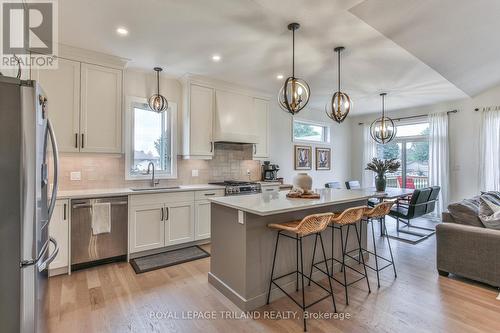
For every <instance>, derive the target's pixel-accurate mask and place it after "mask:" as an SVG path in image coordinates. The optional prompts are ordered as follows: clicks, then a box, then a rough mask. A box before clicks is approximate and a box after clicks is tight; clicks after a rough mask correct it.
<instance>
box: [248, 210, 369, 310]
mask: <svg viewBox="0 0 500 333" xmlns="http://www.w3.org/2000/svg"><path fill="white" fill-rule="evenodd" d="M363 205H366V201H365V200H363V201H357V202H351V203H345V204H337V205H332V206H327V207H319V208H312V209H306V210H301V211H295V212H289V213H282V214H276V215H270V216H259V215H254V214H250V213H245V229H246V251H245V253H246V260H245V262H246V265H245V267H244V269H245V274H246V278H245V281H246V285H245V292H244V294H240V295H242V296H243V297H244V299H245V300H246V302H245V305H244V307H243V309H244V310H246V311H249V310H253V309H256V308H258V307H260V306H262V305H264V304H266V297H267V291H268V287H269V281H270V278H271V268H272V260H273V253H274V247H275V242H276V236H277V232H276V231H273V230H271V229H269V228H268V227H267V225H268V224H269V223H282V222H289V221H294V220H300V219H302V218H303V217H305V216H307V215H311V214H317V213H325V212H339V211H342V210H345V209H347V208H349V207H356V206H363ZM364 229H365V230H363V237H362V241H363V244H364V246H366V228H364ZM351 231H352V232H351V233H350V235H349V242H348V248H354V247H355V246H356V245H357V240H356V235H355V232H354V229H352V230H351ZM322 236H323V242H324V245H325V252H326V256H327V258H329V257H330V256H331V249H332V241H331V229H330V228H327V229H326V230H325V231H324V232H323V233H322ZM334 238H335V244H334V254H335V257H336V258H341V256H340V253H341V245H340V233H339V231H338V230H336V231H335V234H334ZM344 239H345V233H344ZM313 247H314V236H309V237H306V238H304V239H303V258H304V270H305V271H306V272H309V270H310V267H311V259H312V252H313ZM299 254H300V253H299ZM353 256H357V253H353ZM320 257H322V252H321V248H320V247H319V241H318V248H317V249H316V260H320ZM299 265H300V261H299ZM295 267H296V247H295V241H294V240H292V239H289V238H286V237H280V240H279V245H278V256H277V258H276V268H275V274H274V276H275V277H276V276H280V275H283V274H286V273H288V272H291V271H294V270H295ZM299 267H300V266H299ZM323 269H324V268H323ZM329 269H331V266H329ZM339 270H340V265H338V264H336V265H335V271H339ZM313 278H314V279H315V280H318V279H322V278H324V275H322V274H321V273H320V272H318V271H317V270H315V273H314V274H313ZM295 280H296V278H295V275H292V276H289V277H286V278H283V279H281V280H280V281H279V282H280V286H282V287H284V289H285V290H287V292H293V291H295ZM300 283H301V282H300V276H299V286H300ZM304 283H307V281H305V282H304ZM283 296H284V295H283V293H282V292H280V291H279V290H278V289H277V288H276V287H275V286H273V291H272V293H271V301H272V300H273V298H280V297H283ZM240 307H241V306H240Z"/></svg>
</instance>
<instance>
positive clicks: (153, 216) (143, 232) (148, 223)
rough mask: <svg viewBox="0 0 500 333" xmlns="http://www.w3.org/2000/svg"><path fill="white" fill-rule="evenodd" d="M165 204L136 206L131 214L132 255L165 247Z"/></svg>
mask: <svg viewBox="0 0 500 333" xmlns="http://www.w3.org/2000/svg"><path fill="white" fill-rule="evenodd" d="M163 209H164V207H163V204H136V205H132V206H131V208H130V212H129V234H130V240H129V249H130V253H134V252H140V251H146V250H153V249H157V248H159V247H163V246H164V245H165V222H164V220H163V218H164V216H163V215H164V214H163Z"/></svg>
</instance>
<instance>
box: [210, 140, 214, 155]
mask: <svg viewBox="0 0 500 333" xmlns="http://www.w3.org/2000/svg"><path fill="white" fill-rule="evenodd" d="M210 152H211V153H213V152H214V142H213V141H210Z"/></svg>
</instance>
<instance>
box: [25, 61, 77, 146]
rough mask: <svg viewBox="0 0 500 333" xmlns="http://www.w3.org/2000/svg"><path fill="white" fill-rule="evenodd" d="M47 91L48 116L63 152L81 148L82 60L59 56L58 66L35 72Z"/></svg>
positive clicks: (35, 77) (36, 77) (35, 76)
mask: <svg viewBox="0 0 500 333" xmlns="http://www.w3.org/2000/svg"><path fill="white" fill-rule="evenodd" d="M33 78H34V79H35V80H38V81H39V82H40V84H41V86H42V88H43V90H44V91H45V93H46V94H47V98H48V105H49V118H50V120H51V121H52V124H53V125H54V130H55V134H56V138H57V144H58V146H59V150H60V151H61V152H78V151H79V148H80V144H79V140H80V136H79V133H80V62H78V61H72V60H66V59H59V67H58V69H55V70H54V69H45V70H43V69H41V70H37V71H36V72H34V77H33Z"/></svg>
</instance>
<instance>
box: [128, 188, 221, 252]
mask: <svg viewBox="0 0 500 333" xmlns="http://www.w3.org/2000/svg"><path fill="white" fill-rule="evenodd" d="M223 195H224V190H206V191H191V192H177V193H158V194H140V195H132V196H131V197H130V200H129V203H130V205H129V252H130V253H137V252H141V251H147V250H153V249H158V248H162V247H166V246H171V245H179V244H183V243H189V242H192V241H197V240H203V239H208V238H210V201H209V200H207V198H209V197H214V196H223Z"/></svg>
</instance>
